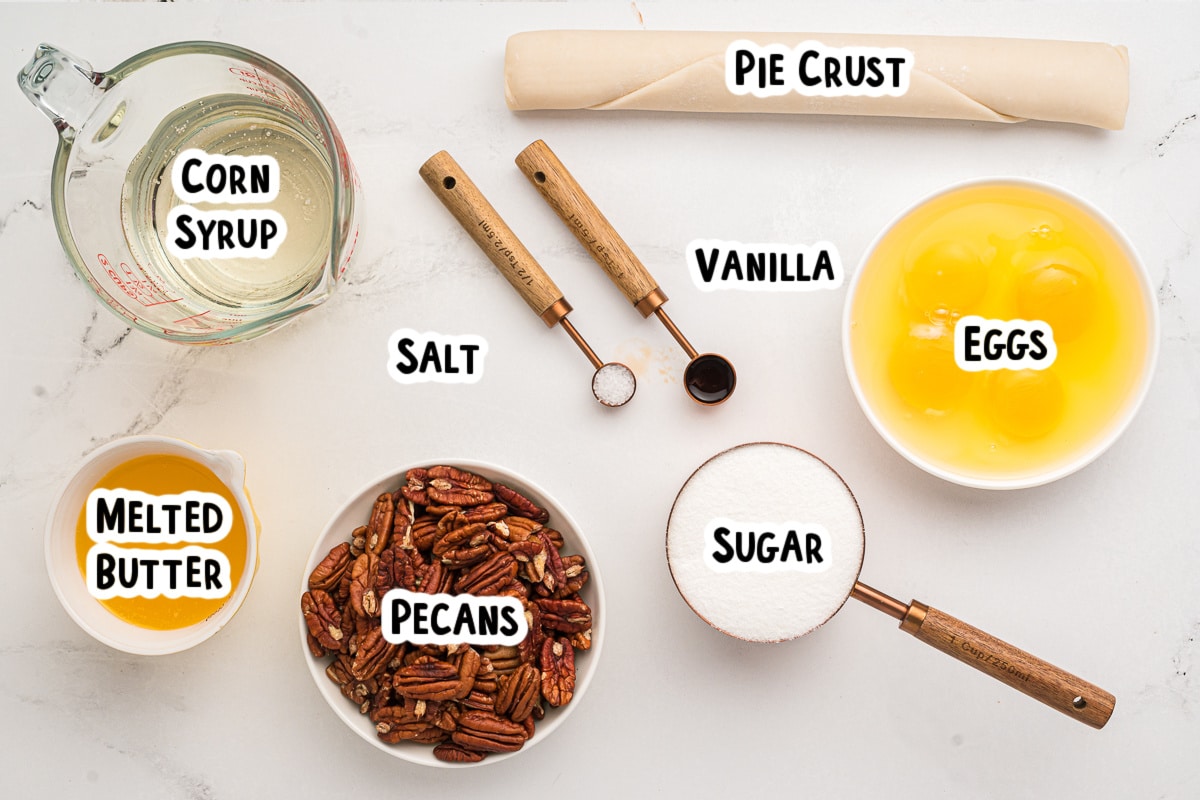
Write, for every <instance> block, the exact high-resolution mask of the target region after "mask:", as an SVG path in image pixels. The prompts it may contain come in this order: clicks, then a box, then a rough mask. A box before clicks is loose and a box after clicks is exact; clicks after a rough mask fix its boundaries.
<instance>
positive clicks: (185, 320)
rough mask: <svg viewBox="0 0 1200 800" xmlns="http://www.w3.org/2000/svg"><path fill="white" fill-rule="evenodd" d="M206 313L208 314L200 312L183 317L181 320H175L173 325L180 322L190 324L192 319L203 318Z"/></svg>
mask: <svg viewBox="0 0 1200 800" xmlns="http://www.w3.org/2000/svg"><path fill="white" fill-rule="evenodd" d="M207 313H209V312H208V311H201V312H200V313H199V314H192V315H191V316H190V317H184V318H183V319H177V320H175V324H176V325H178V324H179V323H181V322H191V321H192V320H194V319H199V318H200V317H203V316H204V315H205V314H207Z"/></svg>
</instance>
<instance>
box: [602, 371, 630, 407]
mask: <svg viewBox="0 0 1200 800" xmlns="http://www.w3.org/2000/svg"><path fill="white" fill-rule="evenodd" d="M636 387H637V382H636V381H635V380H634V377H633V373H632V372H631V371H630V369H629V367H627V366H625V365H624V364H605V365H604V366H603V367H601V368H600V369H598V370H596V374H595V376H594V377H593V378H592V393H593V394H595V395H596V399H597V400H599V401H600V402H601V403H604V405H606V406H623V405H625V404H626V403H628V402H629V398H631V397H633V392H634V389H635V388H636Z"/></svg>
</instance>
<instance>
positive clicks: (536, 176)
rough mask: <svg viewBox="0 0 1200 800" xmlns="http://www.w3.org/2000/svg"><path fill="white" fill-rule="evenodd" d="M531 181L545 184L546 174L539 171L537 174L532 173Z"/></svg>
mask: <svg viewBox="0 0 1200 800" xmlns="http://www.w3.org/2000/svg"><path fill="white" fill-rule="evenodd" d="M533 179H534V180H535V181H537V182H538V183H545V182H546V173H544V172H541V171H540V170H539V171H538V172H535V173H533Z"/></svg>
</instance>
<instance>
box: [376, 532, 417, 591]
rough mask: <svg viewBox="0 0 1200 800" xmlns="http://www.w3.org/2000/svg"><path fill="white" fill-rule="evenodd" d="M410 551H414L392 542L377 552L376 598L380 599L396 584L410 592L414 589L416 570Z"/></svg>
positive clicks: (415, 587)
mask: <svg viewBox="0 0 1200 800" xmlns="http://www.w3.org/2000/svg"><path fill="white" fill-rule="evenodd" d="M410 552H415V551H409V550H405V549H404V548H402V547H400V545H399V544H393V545H392V546H391V547H389V548H388V549H387V550H384V551H383V552H382V553H380V554H379V570H378V572H377V573H376V578H375V593H376V597H377V598H380V599H382V597H383V596H384V595H385V594H387V593H388V590H389V589H394V588H395V587H397V586H399V587H400V588H401V589H408V590H409V591H410V592H414V591H416V589H417V570H416V567H414V566H413V562H412V557H411V556H410V555H409V553H410Z"/></svg>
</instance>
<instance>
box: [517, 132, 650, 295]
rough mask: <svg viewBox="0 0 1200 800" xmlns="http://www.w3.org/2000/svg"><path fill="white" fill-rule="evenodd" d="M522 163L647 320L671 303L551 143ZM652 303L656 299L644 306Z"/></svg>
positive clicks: (525, 155) (534, 147) (524, 155)
mask: <svg viewBox="0 0 1200 800" xmlns="http://www.w3.org/2000/svg"><path fill="white" fill-rule="evenodd" d="M516 161H517V167H519V168H520V170H521V172H523V173H525V177H527V178H529V181H530V183H532V184H533V186H534V188H535V189H537V190H538V192H540V193H541V195H542V197H543V198H545V200H546V202H547V203H549V204H550V207H551V208H553V209H554V211H555V213H556V214H558V216H559V217H560V218H561V219H562V221H563V222H564V223H566V225H567V227H568V228H569V229H570V230H571V233H573V234H575V238H576V239H578V240H579V243H580V244H582V245H583V246H584V247H585V248H587V251H588V252H589V253H590V254H591V256H592V258H593V259H595V260H596V263H597V264H599V265H600V266H601V267H603V268H604V271H605V272H607V273H608V277H610V278H612V281H613V283H615V284H616V285H617V287H618V288H620V290H621V291H622V292H624V293H625V296H626V297H627V298H629V302H631V303H633V304H634V305H635V306H637V309H638V311H640V312H641V313H642V316H644V317H648V316H650V314H652V313H654V310H655V309H656V308H658V307H659V306H661V305H662V304H663V303H665V302H666V300H667V296H666V295H665V294H663V293H662V290H661V289H659V288H658V285H657V284H656V283H655V282H654V278H652V277H651V276H650V272H649V271H648V270H647V269H646V267H645V266H644V265H643V264H642V262H641V261H640V260H638V257H637V256H636V255H634V253H633V251H632V250H630V249H629V245H627V244H625V240H624V239H622V238H621V236H620V235H619V234H618V233H617V232H616V230H615V229H614V228H613V226H612V225H611V224H610V223H609V221H608V220H607V219H606V218H605V216H604V215H603V214H602V213H600V209H599V208H597V207H596V204H595V203H593V202H592V198H590V197H588V196H587V193H586V192H585V191H583V187H582V186H580V185H579V182H578V181H576V180H575V178H574V176H573V175H571V173H570V172H568V171H567V168H566V167H565V166H563V163H562V162H561V161H559V160H558V156H556V155H555V154H554V151H553V150H551V149H550V148H549V147H548V146H547V145H546V143H545V142H543V141H542V140H541V139H538V140H537V141H536V142H534V143H533V144H531V145H529V146H528V147H526V148H525V149H524V150H522V151H521V152H520V154H519V155H518V156H517V158H516ZM652 295H653V296H652ZM647 298H650V300H649V301H648V302H645V303H644V302H643V301H645V300H647Z"/></svg>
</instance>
